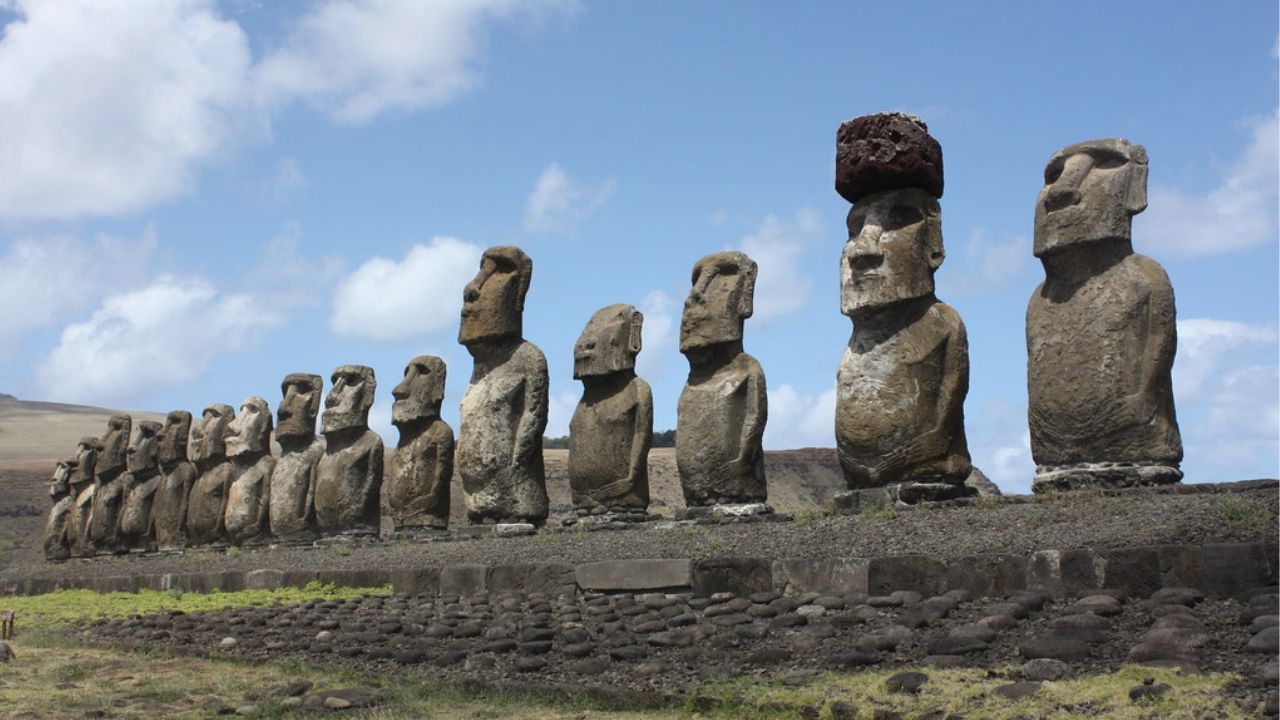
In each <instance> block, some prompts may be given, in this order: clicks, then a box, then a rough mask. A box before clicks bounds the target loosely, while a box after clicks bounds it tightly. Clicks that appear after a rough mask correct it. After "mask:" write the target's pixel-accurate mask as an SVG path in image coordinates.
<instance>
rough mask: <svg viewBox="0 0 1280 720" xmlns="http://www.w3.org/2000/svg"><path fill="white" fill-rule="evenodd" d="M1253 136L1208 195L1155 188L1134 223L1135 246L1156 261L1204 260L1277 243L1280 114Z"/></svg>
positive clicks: (1261, 123) (1257, 124) (1261, 122)
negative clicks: (1144, 209) (1168, 259)
mask: <svg viewBox="0 0 1280 720" xmlns="http://www.w3.org/2000/svg"><path fill="white" fill-rule="evenodd" d="M1251 134H1252V137H1251V139H1250V141H1249V144H1248V145H1247V146H1246V147H1245V149H1244V151H1243V152H1242V153H1241V154H1240V157H1239V158H1237V159H1236V160H1235V162H1233V163H1231V165H1230V166H1229V167H1228V168H1227V170H1226V173H1225V175H1224V177H1223V178H1222V182H1221V183H1220V184H1219V185H1218V186H1217V187H1216V188H1214V189H1213V190H1212V191H1210V192H1209V193H1208V194H1206V195H1193V194H1190V193H1187V192H1184V191H1182V190H1180V189H1178V188H1174V187H1169V186H1164V185H1159V184H1153V185H1152V187H1151V191H1150V193H1149V200H1150V203H1149V207H1148V209H1147V211H1146V212H1145V213H1143V214H1141V215H1139V216H1138V217H1137V218H1135V220H1134V223H1135V229H1134V242H1135V244H1136V245H1137V247H1138V248H1139V249H1140V250H1142V251H1143V252H1150V253H1151V254H1153V255H1156V256H1157V257H1200V256H1204V255H1215V254H1218V253H1224V252H1231V251H1233V250H1241V249H1243V248H1248V247H1253V246H1255V245H1261V244H1264V243H1269V242H1275V241H1276V228H1277V217H1276V206H1277V204H1278V203H1280V124H1278V123H1277V114H1274V113H1273V114H1272V115H1271V116H1270V117H1267V118H1265V119H1262V120H1259V121H1257V122H1255V123H1253V126H1252V128H1251ZM1153 165H1154V163H1153Z"/></svg>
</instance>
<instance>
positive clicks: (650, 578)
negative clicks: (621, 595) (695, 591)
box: [575, 560, 693, 591]
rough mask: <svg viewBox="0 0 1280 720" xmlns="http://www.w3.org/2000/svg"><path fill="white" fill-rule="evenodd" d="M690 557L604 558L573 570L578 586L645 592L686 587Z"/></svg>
mask: <svg viewBox="0 0 1280 720" xmlns="http://www.w3.org/2000/svg"><path fill="white" fill-rule="evenodd" d="M692 570H693V564H692V562H691V561H689V560H606V561H603V562H592V563H583V564H581V565H579V566H578V567H577V569H576V571H575V573H576V580H577V583H578V587H580V588H582V589H583V590H597V591H616V590H630V591H644V590H666V589H670V588H681V587H687V586H689V585H690V584H691V583H692Z"/></svg>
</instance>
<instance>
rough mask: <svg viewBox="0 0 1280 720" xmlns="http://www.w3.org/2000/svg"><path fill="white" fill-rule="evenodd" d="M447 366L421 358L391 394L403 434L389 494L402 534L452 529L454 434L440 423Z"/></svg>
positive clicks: (393, 418)
mask: <svg viewBox="0 0 1280 720" xmlns="http://www.w3.org/2000/svg"><path fill="white" fill-rule="evenodd" d="M445 373H446V370H445V364H444V360H441V359H440V358H438V357H435V356H433V355H419V356H418V357H415V358H414V359H412V360H410V361H409V364H408V365H406V366H405V369H404V379H403V380H401V381H400V384H399V385H396V387H395V389H394V390H392V391H391V395H392V396H393V397H394V398H395V403H394V404H393V405H392V406H391V422H392V424H394V425H395V426H396V429H398V430H399V431H400V441H399V443H397V444H396V452H395V455H393V456H392V458H391V473H390V475H389V477H388V478H387V486H386V489H385V492H386V495H387V506H388V507H389V508H390V510H391V521H392V523H393V525H394V527H395V531H396V533H398V534H406V533H407V534H413V533H415V532H421V531H432V530H445V529H447V528H448V527H449V484H450V483H451V482H452V481H453V428H451V427H449V424H448V423H446V422H445V421H444V420H441V419H440V404H441V403H442V402H443V401H444V382H445Z"/></svg>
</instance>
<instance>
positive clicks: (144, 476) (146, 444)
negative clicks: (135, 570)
mask: <svg viewBox="0 0 1280 720" xmlns="http://www.w3.org/2000/svg"><path fill="white" fill-rule="evenodd" d="M163 427H164V426H163V425H161V424H160V423H158V422H155V421H154V420H143V421H141V422H139V423H138V432H137V433H135V437H134V439H133V444H132V445H130V446H129V458H128V461H127V464H128V468H129V471H128V472H126V473H125V474H124V475H123V476H122V480H121V484H122V487H123V491H124V506H123V507H122V508H121V509H120V547H121V548H122V549H136V550H145V549H147V545H148V544H150V542H151V540H152V538H151V508H152V507H153V506H154V502H155V495H156V490H157V489H159V486H160V482H161V480H162V479H161V477H160V466H159V464H158V462H157V459H156V445H157V443H158V442H159V439H160V430H161V429H162V428H163Z"/></svg>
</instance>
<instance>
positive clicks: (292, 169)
mask: <svg viewBox="0 0 1280 720" xmlns="http://www.w3.org/2000/svg"><path fill="white" fill-rule="evenodd" d="M269 187H270V190H269V193H270V195H271V199H272V200H273V201H275V202H284V201H286V200H289V199H291V198H293V197H296V196H297V195H299V194H301V192H302V191H303V189H304V188H306V187H307V176H306V174H305V173H303V172H302V168H301V167H299V166H298V161H297V160H294V159H293V158H285V159H283V160H281V161H280V164H279V165H277V166H276V173H275V175H273V176H272V177H271V182H270V185H269Z"/></svg>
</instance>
